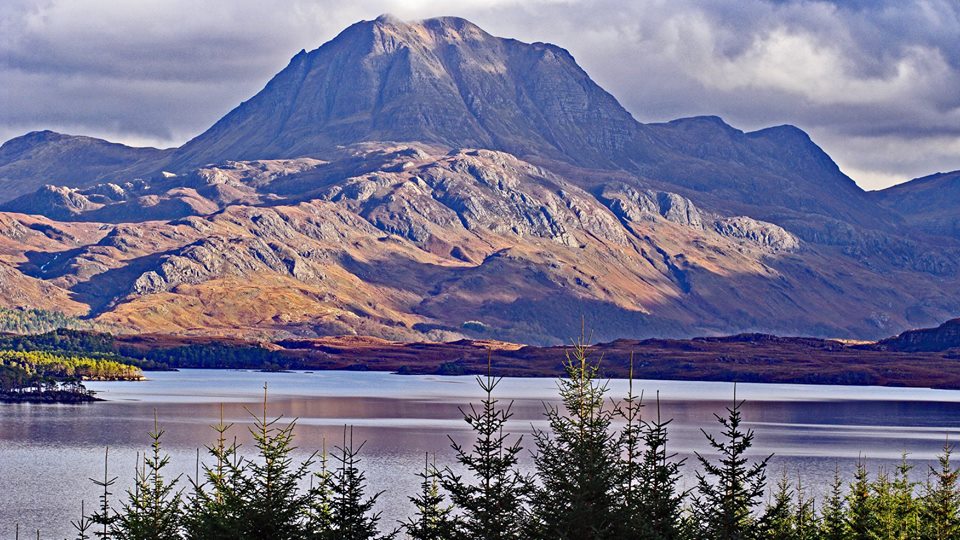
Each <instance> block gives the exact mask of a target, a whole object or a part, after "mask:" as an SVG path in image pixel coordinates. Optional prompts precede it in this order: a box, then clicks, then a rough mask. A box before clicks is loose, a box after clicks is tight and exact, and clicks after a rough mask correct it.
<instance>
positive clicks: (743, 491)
mask: <svg viewBox="0 0 960 540" xmlns="http://www.w3.org/2000/svg"><path fill="white" fill-rule="evenodd" d="M565 367H566V370H567V377H566V378H564V379H562V380H561V381H560V382H559V391H560V398H561V404H560V405H559V406H557V407H550V406H548V407H547V409H546V410H545V414H546V419H547V420H548V427H547V428H545V429H542V430H535V432H534V435H533V440H532V441H531V442H530V443H527V442H526V441H524V440H523V438H522V437H520V436H515V435H512V434H511V433H510V431H509V427H510V419H511V418H512V414H511V405H510V404H509V403H506V404H504V403H501V402H500V401H499V400H498V399H497V398H496V396H495V392H496V388H497V384H498V382H499V379H497V378H495V377H493V376H492V375H489V374H488V375H487V376H480V377H477V381H478V383H479V384H480V386H481V388H482V389H483V391H484V397H483V399H482V400H481V401H480V403H479V404H475V405H471V406H470V407H469V408H465V409H463V410H462V412H463V416H464V420H465V422H466V423H467V424H468V425H469V427H470V428H471V430H472V431H473V434H474V442H473V443H472V444H471V445H469V446H461V445H458V444H456V443H455V442H453V441H451V444H453V449H454V453H455V456H456V458H455V459H456V462H457V467H456V471H455V470H454V469H453V468H451V467H450V466H442V465H441V466H438V465H436V464H434V463H432V462H431V460H430V458H429V456H428V457H427V460H426V462H425V464H424V469H423V471H422V472H420V473H419V474H418V477H419V478H420V479H421V482H420V490H419V492H418V493H414V494H410V495H409V500H410V506H409V508H410V517H409V518H408V519H407V520H405V521H404V522H402V523H399V524H396V525H393V524H389V523H384V522H383V520H382V519H381V516H380V515H379V514H378V513H377V512H376V511H375V510H374V508H375V504H376V501H377V500H378V498H379V497H380V495H381V494H382V492H374V493H370V491H369V487H368V486H367V485H366V479H365V476H364V473H363V469H362V466H361V465H362V463H361V461H360V453H361V451H362V448H363V444H362V443H359V444H358V443H356V442H355V441H354V440H353V436H352V431H351V430H350V429H349V428H346V427H345V428H344V431H343V436H342V439H341V440H340V441H339V444H337V445H336V446H335V447H334V448H333V449H332V450H328V449H327V448H326V446H324V448H323V449H321V450H319V451H318V452H317V453H314V454H313V455H311V456H310V457H309V458H308V459H306V460H304V461H302V462H298V461H296V460H294V458H293V457H292V455H293V454H292V453H293V451H294V450H295V446H294V428H295V425H296V423H295V421H294V422H290V423H286V424H284V423H282V422H281V419H280V418H276V417H271V416H270V415H269V414H268V411H267V407H266V399H264V408H263V410H262V412H258V413H257V414H256V415H254V424H253V426H252V427H251V428H250V432H251V434H252V436H253V439H254V442H255V452H254V453H253V455H252V456H243V455H241V453H240V449H239V446H238V444H237V442H236V438H235V436H234V435H233V434H232V433H231V430H232V426H231V425H227V424H224V422H223V420H221V421H220V423H219V424H218V425H216V426H213V429H214V435H215V442H214V443H213V444H212V445H210V446H209V447H207V451H206V458H205V459H203V460H200V459H199V456H198V463H197V474H195V475H193V476H192V477H188V478H181V477H176V478H170V477H168V475H167V474H166V473H165V467H166V465H167V464H168V458H167V457H166V455H165V454H164V453H163V451H162V445H161V440H162V436H163V431H162V430H161V429H160V428H159V427H156V428H155V429H154V431H153V432H152V433H151V434H150V438H151V442H152V444H151V448H150V449H149V450H148V451H147V452H146V453H145V454H144V457H143V458H142V460H141V461H140V463H139V465H138V466H137V467H136V471H135V478H134V480H135V482H134V487H133V489H131V490H130V491H128V492H127V493H126V494H124V495H122V496H117V495H115V494H114V493H112V492H111V486H112V485H113V483H114V481H115V480H116V478H111V476H110V474H109V473H108V471H106V470H105V471H104V478H103V481H97V482H96V484H97V485H98V486H99V487H100V489H101V490H102V492H101V495H100V501H99V505H98V507H97V509H96V510H95V511H94V512H92V513H86V512H82V514H83V516H82V517H81V518H80V519H78V520H77V521H75V522H73V523H74V526H75V528H76V529H77V531H78V534H77V538H78V539H90V538H102V539H108V538H112V539H117V540H119V539H143V540H147V539H161V538H163V539H205V540H217V539H254V538H271V539H276V540H287V539H289V540H294V539H298V540H299V539H323V540H333V539H343V540H371V539H388V538H389V539H394V538H395V539H398V540H399V539H401V538H409V539H413V540H427V539H431V540H474V539H481V540H546V539H550V540H556V539H560V540H563V539H569V540H627V539H631V540H632V539H657V540H699V539H716V540H721V539H722V540H754V539H756V540H760V539H771V540H781V539H782V540H807V539H823V540H834V539H843V540H845V539H851V540H860V539H868V538H870V539H907V538H910V539H913V538H917V539H924V540H926V539H931V540H932V539H940V540H943V539H953V538H960V485H958V480H960V478H958V475H960V472H958V469H957V468H956V467H955V466H954V465H953V463H952V461H951V449H950V447H949V446H947V447H946V448H945V449H944V452H943V454H942V456H941V457H940V462H939V465H938V466H937V467H932V468H930V470H929V471H928V474H927V481H926V482H923V483H916V482H914V481H912V480H911V475H910V466H909V465H908V464H907V463H906V461H905V460H904V462H903V463H902V464H901V465H900V466H899V467H897V468H896V469H895V470H894V471H881V472H880V473H879V474H878V475H876V476H875V477H873V478H871V477H870V476H869V475H868V473H867V470H866V468H865V467H864V465H863V464H862V463H861V464H859V465H858V466H857V470H856V471H855V472H856V474H855V475H854V480H853V482H852V483H851V484H850V485H849V486H845V485H844V483H843V482H842V481H841V477H840V474H839V470H838V471H837V474H836V476H835V479H834V482H833V484H832V486H831V487H830V490H829V492H828V493H827V495H826V496H825V497H824V498H823V499H822V500H814V498H813V497H812V496H811V495H810V491H809V489H808V488H807V487H806V486H804V485H803V484H802V483H801V482H800V479H798V480H797V481H796V482H792V481H791V480H790V479H788V478H787V477H786V476H784V477H783V478H780V479H779V481H778V482H776V484H775V486H774V487H773V489H772V496H770V497H768V498H766V500H765V497H764V495H765V494H766V493H768V470H767V469H768V459H769V458H763V457H760V458H755V457H752V456H753V453H752V452H751V448H752V446H753V437H754V435H753V432H752V431H751V430H750V429H748V428H745V427H744V426H743V422H742V407H743V403H742V402H739V401H737V400H736V398H735V397H734V401H733V403H732V404H731V405H730V406H729V407H728V408H727V409H726V410H725V412H724V413H723V414H719V415H717V422H718V429H709V428H708V429H705V430H704V435H705V436H706V437H707V440H708V442H709V445H708V446H709V448H710V451H709V452H706V453H703V454H698V455H697V456H696V457H697V461H698V462H699V465H700V466H699V468H698V472H696V480H697V481H696V483H695V485H694V487H692V488H691V489H690V490H684V489H682V488H681V487H680V486H681V485H682V483H681V474H682V473H683V469H684V468H685V467H686V463H685V462H684V461H683V460H681V459H678V458H677V457H676V456H675V455H674V454H672V453H670V451H669V449H668V442H669V436H668V431H669V424H670V421H669V420H663V419H661V418H660V416H659V412H655V413H653V414H647V412H646V411H647V406H648V404H645V403H644V402H643V400H642V398H641V396H638V395H637V394H635V392H634V390H633V387H632V385H631V387H630V390H629V392H628V395H627V396H625V397H621V398H620V399H618V400H612V399H611V396H609V395H608V389H607V386H606V384H605V383H604V382H603V381H602V380H600V379H598V368H597V363H595V362H593V361H592V360H590V359H589V358H588V349H587V347H586V346H585V345H584V344H582V343H580V344H578V345H577V346H576V347H573V348H572V349H571V351H570V354H569V355H568V356H567V359H566V362H565ZM657 409H658V408H657ZM528 450H529V451H531V452H533V456H534V462H535V470H534V472H533V473H532V474H529V475H528V474H525V473H524V472H522V471H521V470H520V468H519V466H518V456H519V455H520V453H521V452H524V451H528ZM451 465H452V464H451ZM78 506H81V505H78Z"/></svg>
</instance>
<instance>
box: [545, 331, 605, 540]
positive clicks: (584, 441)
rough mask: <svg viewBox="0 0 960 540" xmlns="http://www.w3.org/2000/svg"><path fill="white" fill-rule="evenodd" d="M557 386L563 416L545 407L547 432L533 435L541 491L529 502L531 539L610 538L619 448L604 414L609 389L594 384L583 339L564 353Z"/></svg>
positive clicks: (595, 365) (592, 365)
mask: <svg viewBox="0 0 960 540" xmlns="http://www.w3.org/2000/svg"><path fill="white" fill-rule="evenodd" d="M564 363H565V368H566V372H567V377H566V378H565V379H562V380H561V381H560V382H559V383H558V386H559V390H560V398H561V401H562V403H563V408H562V410H561V409H560V408H558V407H555V406H552V405H547V406H546V417H547V420H548V422H549V424H550V430H549V431H543V430H534V438H535V440H536V443H537V452H536V455H535V456H534V461H535V464H536V469H537V473H538V475H539V480H540V482H541V485H539V486H538V487H537V488H536V490H535V491H534V495H533V499H532V511H533V520H532V522H531V536H532V537H533V538H543V539H550V540H566V539H571V540H573V539H575V540H595V539H597V540H599V539H607V538H614V537H615V536H616V532H617V531H616V524H617V521H618V519H619V515H618V514H619V513H620V512H618V508H620V507H621V501H620V496H621V494H620V490H621V485H620V472H619V470H618V468H619V466H620V448H619V441H618V438H617V437H615V434H614V433H613V432H612V430H611V422H612V420H613V415H614V413H613V411H611V410H606V409H605V408H604V406H603V405H604V399H605V395H606V393H607V390H608V387H607V385H606V384H601V383H598V382H597V381H596V378H597V374H598V371H599V362H596V363H594V362H593V361H591V360H590V359H589V350H588V346H587V344H586V338H585V337H584V336H582V335H581V337H580V339H579V340H578V341H577V342H576V343H575V344H574V346H573V347H572V348H571V349H570V350H569V351H568V353H567V356H566V359H565V362H564Z"/></svg>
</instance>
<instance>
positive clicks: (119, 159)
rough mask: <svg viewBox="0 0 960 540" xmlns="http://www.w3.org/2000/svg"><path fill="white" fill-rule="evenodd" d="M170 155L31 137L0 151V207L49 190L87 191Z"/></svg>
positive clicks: (47, 135)
mask: <svg viewBox="0 0 960 540" xmlns="http://www.w3.org/2000/svg"><path fill="white" fill-rule="evenodd" d="M166 153H167V152H166V151H164V150H157V149H156V148H133V147H130V146H125V145H122V144H117V143H111V142H107V141H104V140H101V139H95V138H93V137H81V136H75V135H64V134H62V133H55V132H53V131H34V132H31V133H27V134H26V135H23V136H22V137H17V138H15V139H11V140H9V141H7V142H5V143H4V144H3V145H2V146H0V201H6V200H10V199H13V198H15V197H17V196H19V195H24V194H27V193H31V192H33V191H35V190H37V189H38V188H40V187H42V186H43V185H44V184H57V185H63V186H69V187H85V186H89V185H92V184H94V183H97V182H102V181H104V180H107V179H110V178H116V177H123V176H126V175H127V174H128V173H127V171H130V170H136V169H137V168H138V167H139V168H140V169H142V170H150V169H152V168H154V167H155V166H156V165H157V164H159V163H160V160H161V159H162V158H163V157H164V156H165V155H166Z"/></svg>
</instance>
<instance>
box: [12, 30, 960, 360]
mask: <svg viewBox="0 0 960 540" xmlns="http://www.w3.org/2000/svg"><path fill="white" fill-rule="evenodd" d="M948 181H949V179H948V178H938V179H934V180H933V181H931V182H930V184H936V185H937V186H938V187H937V189H940V190H941V191H942V192H944V193H946V187H944V186H947V182H948ZM926 184H927V183H926V182H919V181H918V182H917V183H916V184H914V187H912V188H910V189H909V190H908V191H909V192H910V193H911V194H912V195H911V196H910V197H900V196H893V195H889V196H888V195H884V194H867V193H865V192H863V191H862V190H860V189H859V188H858V187H857V186H856V185H855V184H854V183H853V182H852V181H851V180H850V179H849V178H847V177H846V176H845V175H844V174H843V173H842V172H841V171H840V170H839V169H838V168H837V166H836V164H834V163H833V161H832V160H831V159H830V158H829V156H827V154H826V153H824V151H823V150H822V149H820V148H819V147H818V146H817V145H816V144H814V143H813V142H812V141H811V140H810V138H809V137H807V136H806V134H804V133H803V132H802V131H800V130H799V129H797V128H794V127H791V126H780V127H775V128H769V129H765V130H760V131H756V132H752V133H745V132H743V131H740V130H737V129H735V128H733V127H731V126H729V125H727V124H725V123H724V122H723V121H722V120H720V119H719V118H716V117H699V118H689V119H681V120H677V121H674V122H669V123H665V124H641V123H639V122H636V121H635V120H634V119H633V118H632V117H631V116H630V114H629V113H627V112H626V110H624V109H623V107H621V106H620V105H619V103H617V101H616V99H614V98H613V97H612V96H611V95H610V94H608V93H606V92H605V91H604V90H603V89H601V88H600V87H599V86H597V85H596V84H595V83H594V82H593V81H591V80H590V78H589V77H588V76H587V75H586V73H585V72H584V71H583V70H582V69H581V68H580V67H579V66H578V65H577V64H576V62H575V61H574V59H573V58H572V57H571V56H570V54H569V53H567V52H566V51H564V50H563V49H561V48H559V47H556V46H553V45H548V44H542V43H533V44H526V43H521V42H518V41H515V40H509V39H502V38H497V37H494V36H491V35H489V34H487V33H486V32H484V31H483V30H481V29H479V28H478V27H476V26H474V25H472V24H471V23H469V22H467V21H464V20H462V19H456V18H440V19H429V20H426V21H419V22H411V23H407V22H401V21H398V20H396V19H393V18H389V17H382V18H379V19H377V20H375V21H364V22H360V23H357V24H356V25H354V26H351V27H350V28H348V29H346V30H345V31H344V32H342V33H341V34H340V35H339V36H337V37H336V38H335V39H333V40H332V41H330V42H329V43H327V44H324V45H323V46H321V47H320V48H319V49H316V50H314V51H311V52H301V53H300V54H298V55H297V56H295V57H294V58H293V60H291V62H290V65H289V66H287V67H286V68H285V69H284V70H283V71H281V72H280V73H279V74H277V75H276V76H275V77H274V78H273V79H272V80H271V81H270V82H269V83H268V84H267V86H266V87H265V88H264V89H263V90H262V91H261V92H260V93H258V94H257V95H256V96H254V97H253V98H251V99H250V100H248V101H246V102H244V103H242V104H241V105H239V106H238V107H237V108H236V109H234V110H233V111H232V112H230V113H229V114H228V115H227V116H225V117H224V118H223V119H222V120H220V121H219V122H217V124H215V125H214V126H213V127H211V128H210V129H209V130H207V131H206V132H205V133H203V134H201V135H199V136H198V137H197V138H195V139H193V140H192V141H190V142H188V143H187V144H185V145H184V146H183V147H181V148H178V149H172V150H155V149H134V148H128V147H124V146H122V145H113V144H111V143H106V142H104V141H98V140H95V139H88V138H84V137H71V136H64V135H58V134H54V133H51V132H40V133H34V134H28V135H27V136H24V137H21V138H18V139H14V140H13V141H10V142H8V143H6V144H5V145H3V147H2V148H0V200H2V201H5V202H3V203H2V205H0V305H2V306H4V307H17V306H25V307H45V308H48V309H60V310H65V311H69V312H70V313H71V314H86V315H88V316H89V317H92V318H95V319H96V320H98V321H99V322H103V323H107V324H111V325H115V326H116V327H127V328H131V329H134V330H138V331H157V332H170V333H179V334H230V335H234V334H237V333H247V334H250V335H270V336H277V335H279V336H308V337H309V336H317V335H329V334H366V335H376V336H381V337H386V338H390V339H401V340H409V339H423V338H431V339H452V338H461V337H464V336H469V337H475V338H484V339H489V338H496V339H505V340H511V341H518V342H530V343H555V342H562V341H566V340H567V339H568V338H569V337H570V336H571V335H575V334H576V332H578V331H579V328H580V324H581V320H583V319H586V320H587V322H588V324H590V325H591V327H593V328H595V329H597V332H596V334H595V338H596V339H614V338H619V337H649V336H689V335H691V334H697V335H703V334H716V333H737V332H744V331H751V332H766V333H777V334H790V335H798V334H807V335H815V336H829V337H846V338H861V339H863V338H877V337H882V336H887V335H891V334H892V333H894V332H896V331H900V330H902V329H903V328H907V327H916V326H918V325H923V324H932V323H933V322H935V321H937V322H939V321H941V320H945V319H947V318H950V317H951V316H954V315H955V314H956V313H957V312H960V239H955V238H949V237H943V236H942V234H948V235H949V229H944V230H943V231H941V229H940V228H941V223H943V222H942V221H938V220H940V219H941V218H939V217H938V218H936V219H934V220H933V221H927V216H928V212H927V211H926V208H934V207H936V208H940V209H941V210H942V214H930V215H942V216H952V215H954V214H952V213H951V212H955V210H953V208H956V205H954V206H953V207H951V206H950V204H949V202H945V203H943V204H941V205H940V206H935V205H936V204H938V202H937V201H931V199H932V197H930V195H929V193H930V190H927V189H920V187H921V186H924V185H926ZM908 185H909V184H908ZM950 185H952V184H950ZM13 186H16V187H13ZM8 188H9V189H8ZM904 193H906V192H904ZM911 197H912V198H911ZM910 201H913V202H910ZM935 232H940V233H941V236H940V237H939V238H933V237H932V236H931V233H935Z"/></svg>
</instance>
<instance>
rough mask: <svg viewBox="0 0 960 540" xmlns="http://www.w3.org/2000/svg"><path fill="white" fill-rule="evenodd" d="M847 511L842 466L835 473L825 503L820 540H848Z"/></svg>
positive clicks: (822, 512)
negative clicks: (841, 476)
mask: <svg viewBox="0 0 960 540" xmlns="http://www.w3.org/2000/svg"><path fill="white" fill-rule="evenodd" d="M846 533H847V522H846V509H845V506H844V497H843V480H842V479H841V478H840V466H839V465H837V466H836V469H834V472H833V482H831V483H830V493H829V495H827V498H826V499H825V500H824V502H823V510H822V511H821V516H820V538H821V539H822V540H844V539H845V538H847V535H846Z"/></svg>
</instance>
